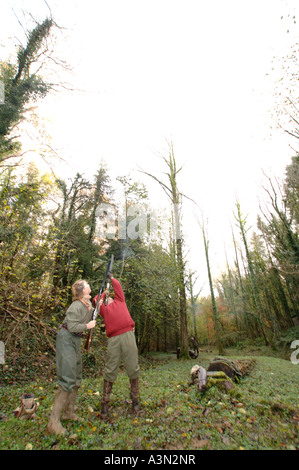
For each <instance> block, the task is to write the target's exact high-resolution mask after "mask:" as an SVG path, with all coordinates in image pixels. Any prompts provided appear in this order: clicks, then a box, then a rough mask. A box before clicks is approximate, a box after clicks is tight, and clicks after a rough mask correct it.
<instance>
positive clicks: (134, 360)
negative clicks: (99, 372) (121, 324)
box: [104, 331, 140, 382]
mask: <svg viewBox="0 0 299 470" xmlns="http://www.w3.org/2000/svg"><path fill="white" fill-rule="evenodd" d="M121 362H123V363H124V366H125V368H126V372H127V374H128V377H129V378H130V379H137V377H139V372H140V368H139V365H138V349H137V345H136V339H135V334H134V331H127V332H126V333H123V334H121V335H118V336H112V337H111V338H108V346H107V357H106V364H105V369H104V379H105V380H107V382H114V381H115V380H116V377H117V374H118V368H119V366H120V364H121Z"/></svg>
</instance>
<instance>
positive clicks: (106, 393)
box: [100, 380, 113, 419]
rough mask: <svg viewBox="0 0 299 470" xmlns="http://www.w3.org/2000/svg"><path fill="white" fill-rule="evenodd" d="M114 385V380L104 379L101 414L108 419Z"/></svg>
mask: <svg viewBox="0 0 299 470" xmlns="http://www.w3.org/2000/svg"><path fill="white" fill-rule="evenodd" d="M112 386H113V382H108V381H107V380H104V385H103V398H102V408H101V414H100V416H101V418H102V419H107V417H108V404H109V401H110V393H111V390H112Z"/></svg>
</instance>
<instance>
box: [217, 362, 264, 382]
mask: <svg viewBox="0 0 299 470" xmlns="http://www.w3.org/2000/svg"><path fill="white" fill-rule="evenodd" d="M254 364H255V360H254V359H242V360H234V361H232V360H230V359H228V358H226V357H221V356H217V357H215V358H214V359H213V361H212V362H211V363H210V365H209V367H208V372H210V371H222V372H224V373H225V374H226V375H227V376H228V377H229V378H230V379H232V380H234V381H235V382H239V381H240V379H241V378H242V377H244V376H245V375H247V374H248V373H249V372H250V371H251V369H252V368H253V366H254Z"/></svg>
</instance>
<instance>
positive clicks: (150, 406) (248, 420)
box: [0, 352, 299, 450]
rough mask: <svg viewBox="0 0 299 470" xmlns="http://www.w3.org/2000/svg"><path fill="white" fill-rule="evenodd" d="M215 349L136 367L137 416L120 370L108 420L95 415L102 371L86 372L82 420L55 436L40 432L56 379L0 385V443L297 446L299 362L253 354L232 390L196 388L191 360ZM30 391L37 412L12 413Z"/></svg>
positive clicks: (205, 360) (206, 358) (204, 361)
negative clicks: (29, 416)
mask: <svg viewBox="0 0 299 470" xmlns="http://www.w3.org/2000/svg"><path fill="white" fill-rule="evenodd" d="M215 354H216V353H215V352H214V354H213V353H212V352H209V353H207V352H206V353H203V352H202V353H200V356H199V357H198V358H197V359H196V360H190V361H178V360H177V359H176V356H175V355H169V356H166V355H161V356H159V357H157V356H156V357H155V359H156V360H154V361H152V362H151V364H152V365H151V366H147V367H143V370H142V373H141V377H140V395H141V399H140V404H141V411H140V414H139V415H138V416H137V417H136V416H134V415H133V414H132V412H131V409H130V408H131V406H130V400H129V386H128V378H127V376H126V375H125V374H124V373H122V372H121V373H120V374H119V376H118V378H117V381H116V382H115V384H114V388H113V394H112V396H111V404H110V416H109V419H108V421H107V422H103V421H102V420H101V419H100V417H99V411H100V398H101V393H102V383H103V379H102V377H101V376H99V377H97V378H85V379H84V380H83V384H82V387H81V389H80V392H79V396H78V401H77V405H78V411H77V413H78V415H79V416H80V417H81V418H82V420H81V421H80V422H72V423H71V422H63V425H64V426H65V427H66V428H67V434H66V436H65V437H59V438H57V437H55V436H51V435H48V434H47V433H46V426H47V422H48V418H49V414H50V410H51V406H52V404H53V398H54V393H55V389H56V386H55V381H53V382H50V381H48V382H45V381H42V380H38V379H37V380H34V381H32V382H30V383H27V384H22V385H20V384H19V385H18V384H15V385H7V386H4V387H2V388H1V390H0V403H1V409H0V449H2V450H3V449H21V450H24V449H33V450H38V449H43V450H48V449H53V450H54V449H56V450H57V449H60V450H63V449H72V450H78V449H103V450H104V449H106V450H107V449H109V450H141V449H142V450H143V449H145V450H160V449H170V450H176V449H187V450H194V449H202V450H204V449H213V450H215V449H217V450H221V449H230V450H237V449H248V450H252V449H287V450H293V449H294V450H295V449H298V448H299V439H298V427H299V400H298V384H299V365H294V364H292V363H291V361H290V360H284V359H280V358H276V357H267V356H255V359H256V365H255V367H254V369H253V370H252V371H251V373H250V375H249V376H247V377H245V378H243V379H242V380H241V382H240V383H239V384H238V385H236V386H235V388H234V389H233V390H231V391H230V392H224V391H221V390H220V389H219V388H218V387H216V386H214V387H212V388H210V389H209V390H208V391H206V393H205V394H200V393H199V392H198V391H197V389H196V386H194V385H193V386H190V385H189V381H190V370H191V367H192V366H193V365H194V364H199V365H202V366H204V367H207V366H208V364H209V362H210V360H212V359H213V357H214V356H215ZM232 354H236V352H235V353H231V354H229V353H228V354H226V355H227V356H228V355H229V357H230V359H234V356H233V355H232ZM242 357H245V356H240V354H238V355H237V356H235V358H239V359H242ZM246 357H249V356H248V355H247V356H246ZM31 392H33V393H34V395H35V397H36V399H37V401H38V402H39V404H40V406H39V409H38V412H37V418H36V420H35V421H21V420H19V419H16V418H15V417H14V415H13V414H12V411H13V410H14V409H15V408H16V407H17V406H19V404H20V397H21V395H22V394H23V393H31Z"/></svg>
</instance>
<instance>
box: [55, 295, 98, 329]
mask: <svg viewBox="0 0 299 470" xmlns="http://www.w3.org/2000/svg"><path fill="white" fill-rule="evenodd" d="M93 310H94V309H93V308H92V307H91V309H90V310H89V311H88V310H87V308H86V307H85V305H84V304H83V303H82V302H80V300H75V301H74V302H73V303H72V304H71V305H70V306H69V308H68V309H67V311H66V315H65V319H64V321H63V323H66V324H67V329H68V331H69V332H70V333H82V331H84V330H86V324H87V323H88V322H89V321H90V320H91V319H92V313H93Z"/></svg>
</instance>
